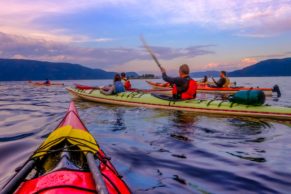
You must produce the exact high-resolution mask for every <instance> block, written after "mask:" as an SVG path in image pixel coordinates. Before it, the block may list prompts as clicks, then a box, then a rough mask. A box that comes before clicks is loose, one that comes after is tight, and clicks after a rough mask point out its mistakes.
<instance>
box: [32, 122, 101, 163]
mask: <svg viewBox="0 0 291 194" xmlns="http://www.w3.org/2000/svg"><path fill="white" fill-rule="evenodd" d="M65 140H67V141H68V142H69V143H71V144H72V145H75V146H78V147H79V148H80V150H81V151H82V152H84V154H86V153H87V152H92V153H93V154H95V153H97V152H98V150H99V146H98V144H97V142H96V140H95V139H94V137H93V136H92V135H91V134H90V133H89V132H87V131H84V130H82V129H73V128H72V126H71V125H66V126H63V127H60V128H58V129H56V130H55V131H53V132H52V133H51V134H50V135H49V136H48V138H47V139H46V140H45V141H44V142H43V144H42V145H41V146H40V147H39V148H38V149H37V151H36V152H35V153H34V155H33V158H40V159H41V158H42V157H44V155H46V154H47V153H48V152H49V151H50V149H51V148H52V147H53V146H55V145H57V144H59V143H61V142H62V141H65Z"/></svg>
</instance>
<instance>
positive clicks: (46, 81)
mask: <svg viewBox="0 0 291 194" xmlns="http://www.w3.org/2000/svg"><path fill="white" fill-rule="evenodd" d="M43 84H46V85H50V84H51V81H50V80H49V79H46V80H45V82H43Z"/></svg>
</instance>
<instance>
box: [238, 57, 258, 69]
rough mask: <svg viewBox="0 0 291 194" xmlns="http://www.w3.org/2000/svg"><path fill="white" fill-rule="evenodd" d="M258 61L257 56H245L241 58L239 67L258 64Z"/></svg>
mask: <svg viewBox="0 0 291 194" xmlns="http://www.w3.org/2000/svg"><path fill="white" fill-rule="evenodd" d="M257 62H258V60H257V59H256V58H252V57H247V58H243V59H241V61H240V63H239V67H240V68H244V67H247V66H250V65H253V64H256V63H257Z"/></svg>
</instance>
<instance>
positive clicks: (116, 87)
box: [100, 74, 125, 95]
mask: <svg viewBox="0 0 291 194" xmlns="http://www.w3.org/2000/svg"><path fill="white" fill-rule="evenodd" d="M100 92H101V93H102V94H105V95H111V94H118V93H121V92H125V88H124V86H123V83H122V82H121V77H120V75H119V74H115V76H114V80H113V85H109V86H105V87H103V88H101V89H100Z"/></svg>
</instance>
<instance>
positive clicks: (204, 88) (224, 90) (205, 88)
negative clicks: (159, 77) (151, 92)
mask: <svg viewBox="0 0 291 194" xmlns="http://www.w3.org/2000/svg"><path fill="white" fill-rule="evenodd" d="M146 82H147V83H148V84H149V85H150V86H151V87H152V88H153V89H157V90H161V89H168V90H171V86H169V85H168V84H167V83H156V82H151V81H146ZM241 90H261V91H263V92H264V93H265V95H268V96H271V95H272V94H273V92H276V93H277V95H278V96H280V95H281V92H280V89H279V87H278V86H277V85H275V86H274V87H273V88H258V87H257V88H253V87H241V86H239V87H229V88H215V87H209V86H208V85H207V84H202V83H200V84H198V88H197V92H198V93H223V94H233V93H236V92H238V91H241Z"/></svg>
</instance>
